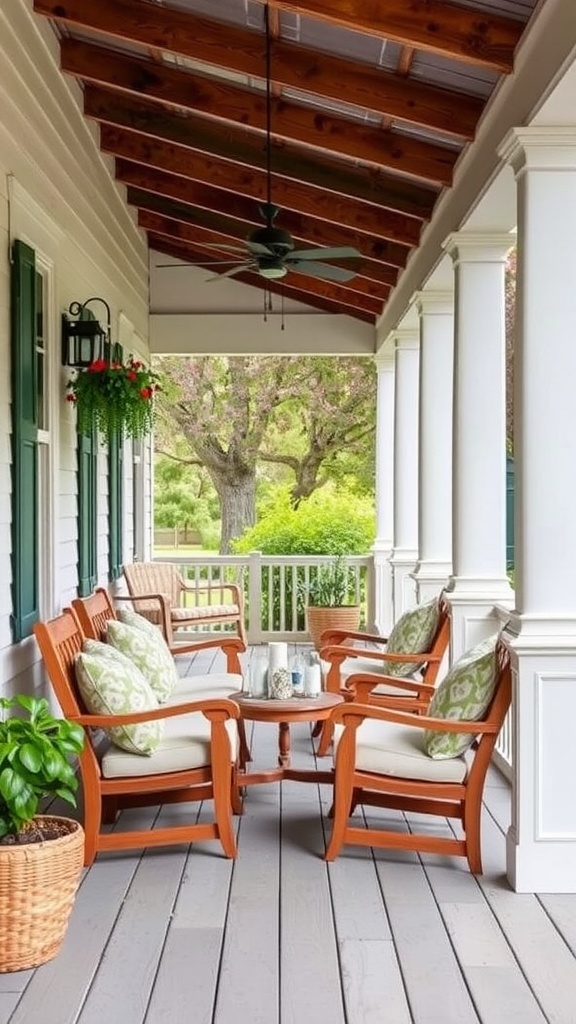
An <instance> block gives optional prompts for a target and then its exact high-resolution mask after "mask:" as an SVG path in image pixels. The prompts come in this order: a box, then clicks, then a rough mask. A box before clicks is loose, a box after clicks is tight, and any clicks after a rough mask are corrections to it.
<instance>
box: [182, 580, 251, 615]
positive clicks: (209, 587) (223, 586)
mask: <svg viewBox="0 0 576 1024" xmlns="http://www.w3.org/2000/svg"><path fill="white" fill-rule="evenodd" d="M180 579H181V587H182V590H184V591H186V592H187V593H189V594H209V593H213V592H214V591H220V592H221V593H224V592H226V591H228V592H229V593H230V596H231V597H232V598H233V601H232V604H237V605H238V607H239V608H241V607H242V603H241V602H242V592H241V590H240V587H239V586H238V584H237V583H216V582H214V583H198V584H196V583H188V582H187V581H186V580H185V579H183V578H182V577H180Z"/></svg>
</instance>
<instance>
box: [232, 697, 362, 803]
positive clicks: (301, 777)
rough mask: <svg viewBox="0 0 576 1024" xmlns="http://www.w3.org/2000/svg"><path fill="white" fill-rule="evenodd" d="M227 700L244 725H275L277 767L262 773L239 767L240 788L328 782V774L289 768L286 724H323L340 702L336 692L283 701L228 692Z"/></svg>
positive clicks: (330, 773)
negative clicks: (237, 710)
mask: <svg viewBox="0 0 576 1024" xmlns="http://www.w3.org/2000/svg"><path fill="white" fill-rule="evenodd" d="M229 699H230V700H233V701H234V703H235V704H237V705H238V707H239V708H240V714H241V715H242V718H243V719H245V720H246V721H248V722H275V723H277V724H278V768H272V769H270V770H268V771H263V772H248V771H246V770H245V769H246V766H245V765H241V770H242V781H241V785H243V786H253V785H256V784H258V783H260V782H277V781H278V780H279V779H292V780H295V781H297V782H332V779H333V772H332V771H318V770H315V769H310V768H306V769H304V768H302V769H300V768H292V767H291V766H290V725H291V723H292V722H323V721H325V720H326V719H327V718H329V717H330V713H331V712H332V710H333V709H334V708H335V707H337V706H338V705H339V704H343V703H344V698H343V697H342V696H341V695H340V694H339V693H326V692H323V693H321V694H319V696H318V697H289V698H288V699H287V700H268V699H259V698H257V697H250V695H249V694H247V693H245V692H244V691H242V690H238V691H237V692H236V693H231V694H230V697H229Z"/></svg>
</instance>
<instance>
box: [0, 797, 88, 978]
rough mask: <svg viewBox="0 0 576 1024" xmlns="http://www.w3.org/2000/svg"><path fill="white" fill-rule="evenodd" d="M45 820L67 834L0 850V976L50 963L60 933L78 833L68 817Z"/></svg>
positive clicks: (79, 844) (75, 875)
mask: <svg viewBox="0 0 576 1024" xmlns="http://www.w3.org/2000/svg"><path fill="white" fill-rule="evenodd" d="M50 817H51V819H52V820H55V821H57V822H59V823H66V824H67V825H69V827H70V830H69V832H68V833H67V834H64V835H62V836H59V837H58V838H57V839H48V840H45V841H44V842H41V843H26V844H19V845H13V846H4V845H0V971H2V972H6V971H24V970H27V969H28V968H30V967H37V966H38V965H39V964H44V963H46V961H47V960H51V959H52V958H53V957H54V956H56V954H57V952H58V950H59V949H60V946H61V945H62V941H63V939H64V935H65V933H66V928H67V925H68V919H69V917H70V913H71V910H72V905H73V903H74V897H75V895H76V890H77V888H78V882H79V879H80V872H81V871H82V864H83V861H84V830H83V829H82V826H81V825H79V824H78V822H77V821H73V820H72V819H71V818H55V817H54V816H53V815H52V816H50ZM36 820H38V819H36ZM41 820H42V819H41ZM44 820H46V819H44Z"/></svg>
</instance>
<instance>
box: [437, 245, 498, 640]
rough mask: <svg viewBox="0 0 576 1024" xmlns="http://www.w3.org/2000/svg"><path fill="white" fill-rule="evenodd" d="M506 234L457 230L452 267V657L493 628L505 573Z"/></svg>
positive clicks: (496, 623) (450, 594)
mask: <svg viewBox="0 0 576 1024" xmlns="http://www.w3.org/2000/svg"><path fill="white" fill-rule="evenodd" d="M513 244H514V238H513V237H512V236H511V235H510V234H504V233H502V234H481V233H479V232H467V231H460V232H457V233H456V234H454V235H452V236H451V237H450V238H449V239H448V242H447V245H446V248H447V249H448V251H449V252H450V254H451V256H452V258H453V261H454V268H455V344H454V446H453V492H452V493H453V509H452V514H453V550H452V560H453V572H454V575H453V578H452V581H451V583H450V593H449V594H448V597H449V600H450V604H451V654H452V658H453V659H455V658H458V657H459V656H460V654H462V653H463V652H464V651H465V650H467V649H468V648H470V647H472V646H473V645H474V644H475V643H477V642H478V641H479V640H480V639H482V638H483V637H485V636H487V635H489V634H490V633H492V632H494V631H495V630H496V629H498V626H499V619H498V616H497V610H496V605H497V604H505V605H507V606H511V605H512V602H513V593H512V589H511V587H510V583H509V580H508V576H507V573H506V324H505V269H506V255H507V253H508V251H509V250H510V249H511V248H512V245H513Z"/></svg>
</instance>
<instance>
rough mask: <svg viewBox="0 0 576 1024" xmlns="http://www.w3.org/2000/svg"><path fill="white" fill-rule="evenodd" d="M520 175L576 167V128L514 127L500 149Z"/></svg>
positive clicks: (551, 126) (565, 126)
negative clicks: (535, 171)
mask: <svg viewBox="0 0 576 1024" xmlns="http://www.w3.org/2000/svg"><path fill="white" fill-rule="evenodd" d="M498 154H499V156H501V157H502V159H503V160H505V161H506V163H509V164H510V165H511V167H512V169H513V171H514V174H515V175H516V178H518V177H519V176H520V175H521V174H523V173H524V172H525V171H526V170H537V171H553V170H568V171H574V170H576V127H575V126H574V125H543V126H541V127H532V128H512V129H511V131H509V132H508V135H507V136H506V138H505V139H504V141H503V143H502V145H501V146H500V148H499V150H498Z"/></svg>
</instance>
